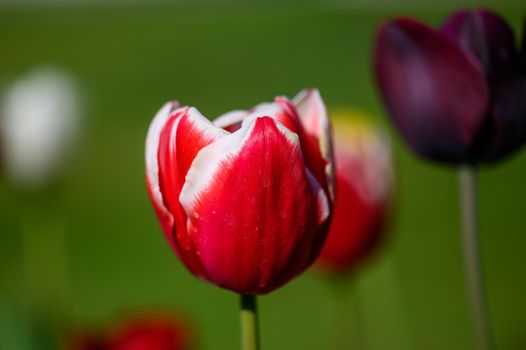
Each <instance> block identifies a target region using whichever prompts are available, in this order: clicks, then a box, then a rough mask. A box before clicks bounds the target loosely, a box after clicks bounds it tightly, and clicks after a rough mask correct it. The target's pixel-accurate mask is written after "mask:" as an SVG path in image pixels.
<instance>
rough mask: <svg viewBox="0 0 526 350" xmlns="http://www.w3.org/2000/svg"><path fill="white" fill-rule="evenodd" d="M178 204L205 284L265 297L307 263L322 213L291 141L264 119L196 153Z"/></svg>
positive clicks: (323, 203)
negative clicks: (201, 268)
mask: <svg viewBox="0 0 526 350" xmlns="http://www.w3.org/2000/svg"><path fill="white" fill-rule="evenodd" d="M180 201H181V204H182V206H183V208H184V210H185V212H186V214H187V216H188V232H189V235H190V236H191V237H192V239H193V241H194V244H195V247H196V249H197V255H198V256H199V257H200V259H201V262H202V264H203V266H204V268H205V269H206V271H207V275H208V276H209V279H210V280H211V281H212V282H214V283H215V284H217V285H220V286H222V287H225V288H228V289H231V290H234V291H237V292H239V293H243V294H249V293H255V294H261V293H266V292H269V291H271V290H273V289H275V288H277V287H278V286H280V285H281V284H283V283H285V282H287V281H288V280H289V279H290V278H292V277H294V275H296V274H298V273H300V272H301V271H303V270H304V269H305V268H306V267H307V266H308V265H309V264H310V263H312V261H313V259H314V258H315V257H313V256H312V254H311V252H312V249H307V248H306V246H307V247H310V246H311V245H312V244H313V242H314V240H317V239H318V238H319V236H320V235H319V234H318V235H317V236H316V231H317V229H318V228H319V227H320V223H324V222H326V221H327V218H328V215H329V209H328V208H329V207H328V200H327V197H326V195H325V192H324V191H323V189H322V188H321V187H320V186H319V185H318V183H317V181H315V180H314V178H313V177H312V175H311V174H309V171H308V169H307V168H306V167H305V163H304V160H303V156H302V152H301V148H300V144H299V140H298V137H297V135H296V134H294V133H292V132H291V131H290V130H288V129H287V128H285V127H284V126H283V125H281V123H279V122H277V121H276V120H275V119H272V118H270V117H261V118H256V119H254V120H253V121H252V122H251V123H244V124H243V126H242V128H241V129H240V130H238V131H237V132H235V133H233V134H231V135H229V136H227V137H224V138H222V139H220V140H218V141H216V142H214V143H213V144H210V145H209V146H207V147H204V148H203V149H202V150H201V151H200V152H199V154H198V155H197V157H196V158H195V160H194V162H193V163H192V166H191V168H190V170H189V171H188V175H187V177H186V182H185V184H184V187H183V189H182V192H181V196H180ZM321 236H324V235H321ZM299 246H301V247H302V249H299V248H298V247H299Z"/></svg>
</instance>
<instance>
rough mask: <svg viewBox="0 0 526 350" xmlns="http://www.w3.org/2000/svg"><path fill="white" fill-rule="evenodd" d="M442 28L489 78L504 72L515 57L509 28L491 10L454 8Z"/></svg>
mask: <svg viewBox="0 0 526 350" xmlns="http://www.w3.org/2000/svg"><path fill="white" fill-rule="evenodd" d="M442 32H443V33H444V34H446V35H448V36H449V37H451V38H453V39H454V40H456V41H457V42H458V43H459V44H460V45H461V46H462V47H463V48H464V49H465V50H467V51H468V52H470V53H472V54H473V55H474V56H475V57H476V58H477V59H478V60H479V61H480V62H481V64H482V66H483V67H484V69H485V71H486V72H487V74H488V77H489V79H490V81H493V80H494V79H495V78H498V77H499V76H500V75H502V74H508V73H509V71H510V68H512V67H513V64H514V63H515V60H516V59H517V54H518V53H517V47H516V46H515V36H514V34H513V30H512V29H511V28H510V26H509V25H508V24H507V23H506V21H505V20H504V19H503V18H502V17H500V16H499V15H497V14H495V13H493V12H491V11H488V10H484V9H479V10H475V11H464V10H463V11H457V12H455V13H453V14H452V15H451V16H450V17H449V18H448V19H447V20H446V22H445V23H444V25H443V26H442Z"/></svg>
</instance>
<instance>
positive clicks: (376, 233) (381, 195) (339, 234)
mask: <svg viewBox="0 0 526 350" xmlns="http://www.w3.org/2000/svg"><path fill="white" fill-rule="evenodd" d="M349 114H350V115H351V116H353V117H354V116H355V115H356V114H355V113H346V117H347V118H346V119H347V120H343V119H341V120H340V121H339V122H338V120H337V122H336V126H335V145H334V150H335V158H336V160H335V161H336V186H337V188H338V192H337V194H336V202H335V204H334V215H333V219H332V223H331V228H330V231H329V235H328V236H327V241H326V242H325V245H324V247H323V250H322V252H321V255H320V258H319V259H318V265H320V267H322V268H324V270H326V271H328V272H330V273H334V274H341V273H346V272H349V271H351V270H353V269H354V268H355V267H356V265H357V264H358V263H360V262H362V260H363V259H364V258H366V257H368V256H369V255H370V254H371V253H372V251H373V249H374V248H375V247H376V246H377V243H378V242H379V240H380V238H381V237H382V235H383V233H384V228H385V224H386V219H387V214H388V213H387V211H388V207H389V199H390V194H391V186H392V168H391V158H390V150H389V145H388V143H387V141H386V138H385V137H384V135H381V133H379V132H378V130H377V129H375V128H374V127H373V126H372V125H371V124H369V123H368V122H367V121H365V120H360V119H357V118H354V120H352V121H350V120H349V119H348V117H349Z"/></svg>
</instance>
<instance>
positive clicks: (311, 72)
mask: <svg viewBox="0 0 526 350" xmlns="http://www.w3.org/2000/svg"><path fill="white" fill-rule="evenodd" d="M294 3H295V4H296V6H292V5H282V4H280V5H277V6H264V5H255V3H250V5H249V3H246V4H244V5H240V4H238V5H234V4H222V5H217V4H216V5H210V4H209V5H203V4H200V5H195V4H194V5H192V4H190V3H186V4H179V5H177V6H169V5H158V6H149V5H148V4H142V5H137V4H136V5H133V6H128V7H124V6H104V7H96V6H83V7H71V6H70V7H64V8H60V7H40V8H31V7H26V8H16V7H14V8H1V9H0V45H1V48H2V50H1V54H0V84H2V85H3V86H6V84H8V83H9V82H10V81H11V80H12V79H14V78H15V77H16V76H17V75H18V74H21V73H23V72H24V71H25V70H26V69H29V68H31V67H32V66H33V65H36V64H39V63H52V64H55V65H59V66H61V67H63V68H65V69H68V70H70V71H71V72H73V73H74V74H76V76H77V78H78V79H79V80H80V82H81V83H82V86H83V88H84V90H85V92H86V102H87V103H86V105H87V106H88V110H87V114H88V115H87V117H88V118H87V120H86V130H85V133H84V138H83V140H82V143H83V147H82V150H81V151H80V152H79V154H78V157H77V159H76V160H75V162H74V163H72V164H71V166H70V171H69V173H68V174H67V176H66V178H65V179H64V182H63V183H62V184H61V185H60V186H59V187H60V191H59V194H57V193H53V192H54V191H50V193H47V192H46V193H44V194H41V195H40V198H38V199H37V200H36V201H37V202H38V203H37V204H34V203H33V204H31V205H30V206H29V209H28V208H27V207H28V204H27V202H34V201H35V199H34V198H32V199H31V198H30V199H28V197H27V196H20V194H19V193H17V192H16V191H14V190H13V189H10V188H9V187H8V184H7V183H6V182H4V183H3V184H2V185H1V187H0V273H1V276H0V277H1V278H2V279H1V280H0V283H1V285H0V298H2V299H0V306H2V305H4V304H6V307H4V308H3V309H2V310H4V311H2V313H0V326H1V327H2V331H3V332H4V333H1V332H0V336H1V334H7V333H9V334H11V335H13V334H14V333H15V331H10V330H7V328H6V327H8V326H9V327H10V328H9V329H11V328H13V329H14V328H16V327H15V326H13V325H14V323H13V321H12V320H14V319H16V320H19V321H20V322H19V323H18V324H24V322H26V323H27V322H28V321H27V320H24V317H25V316H24V314H23V313H17V312H16V310H15V311H13V309H12V307H11V306H9V305H11V304H9V305H7V302H8V301H9V302H11V301H13V300H15V301H16V302H17V303H19V304H22V305H24V302H25V300H26V297H27V295H28V291H27V290H26V289H27V286H26V285H25V284H24V283H23V278H22V277H21V275H23V273H24V272H23V264H24V263H23V262H22V261H21V259H22V257H23V255H22V251H23V247H22V246H23V245H22V238H21V237H22V233H21V230H22V229H21V228H22V227H23V225H21V223H20V221H21V220H38V218H37V219H35V218H34V215H35V213H37V217H38V213H41V212H42V211H41V208H48V205H47V204H46V202H47V201H48V200H52V202H53V203H54V204H53V205H56V202H57V201H58V202H59V205H57V208H58V209H57V210H58V212H59V213H61V215H63V229H64V230H65V232H66V243H67V259H66V260H68V261H69V265H68V266H67V271H68V274H69V292H68V294H67V296H66V297H65V298H64V299H63V301H62V302H61V303H62V304H63V306H64V309H65V310H67V311H66V313H65V315H63V316H65V317H66V318H65V319H66V320H67V322H66V325H67V327H74V326H75V325H91V326H97V325H100V324H104V323H105V322H107V321H108V320H110V319H112V318H114V317H115V316H116V315H119V314H120V313H122V312H126V311H129V310H142V309H149V308H165V307H170V308H174V309H178V310H182V312H183V313H186V314H190V315H191V317H192V318H193V319H194V321H195V322H194V323H195V324H196V326H198V335H199V338H200V341H199V342H200V345H201V346H202V348H203V349H235V348H237V346H238V313H237V310H238V299H237V296H236V295H234V294H232V293H230V292H228V291H224V290H220V289H218V288H216V287H214V286H212V285H208V284H205V283H202V282H200V281H198V280H197V279H195V278H194V277H192V276H191V275H189V273H187V272H186V271H185V270H184V269H183V267H182V266H181V264H180V263H179V262H178V261H177V259H176V257H175V256H174V254H172V252H171V251H170V248H169V247H168V245H167V244H166V243H165V240H164V237H163V236H162V234H161V231H160V228H159V226H158V223H157V221H156V219H155V217H154V214H153V210H152V208H151V206H150V203H149V200H148V198H147V195H146V189H145V185H144V161H143V152H144V139H145V134H146V130H147V128H148V125H149V122H150V120H151V118H152V117H153V115H154V113H155V112H156V111H157V110H158V108H160V107H161V105H162V104H163V103H164V102H165V101H167V100H169V99H178V100H180V101H181V102H182V103H184V104H190V105H195V106H197V107H198V108H199V109H200V110H201V112H202V113H203V114H204V115H206V116H208V117H209V118H213V117H215V116H217V115H219V114H221V113H222V112H224V111H227V110H231V109H235V108H246V107H250V106H252V105H254V104H256V103H259V102H261V101H264V100H270V99H272V98H273V96H275V95H279V94H285V95H288V96H292V95H294V94H295V93H296V92H297V91H299V90H300V89H301V88H303V87H308V86H316V87H318V88H319V89H320V90H321V92H322V95H323V96H324V98H325V100H326V102H327V104H328V106H329V107H330V108H336V107H341V106H347V105H352V106H355V107H358V108H361V109H365V110H369V111H371V112H372V113H373V115H376V116H377V119H378V121H379V122H380V123H384V124H385V125H388V127H389V128H390V126H389V123H388V121H387V118H386V117H385V113H384V111H383V108H382V106H381V104H380V101H379V100H378V98H377V96H376V93H375V88H374V84H373V82H372V79H371V74H370V70H371V68H370V56H371V45H372V43H373V37H374V30H375V28H376V26H377V24H378V22H379V21H380V20H382V19H384V18H387V17H389V16H392V15H393V14H401V13H404V14H410V15H414V16H418V17H420V18H423V19H425V20H427V21H429V22H430V23H433V24H439V23H440V21H441V20H442V19H443V18H444V17H445V16H446V15H447V14H448V12H449V11H450V10H451V9H453V5H452V4H449V3H447V4H446V3H444V4H442V5H441V6H439V7H438V8H432V7H426V6H416V5H415V7H414V8H413V7H411V6H410V5H411V4H415V3H414V2H406V3H405V4H406V5H405V7H404V6H400V7H399V8H398V7H396V6H395V5H393V4H394V3H388V6H387V5H386V6H385V7H383V6H379V5H378V6H375V7H367V6H363V7H362V6H345V4H344V2H331V3H330V6H329V5H327V6H324V5H316V4H314V3H312V2H311V3H310V5H309V6H301V4H298V3H297V2H294ZM492 8H494V9H496V10H498V11H499V12H500V13H501V14H503V15H505V16H506V18H508V19H509V20H510V21H511V23H512V24H513V25H514V27H515V28H517V29H518V28H520V25H521V23H520V21H521V16H522V15H523V14H524V12H525V11H524V10H525V6H524V5H522V7H520V4H519V3H516V2H509V3H506V2H497V3H495V6H492ZM517 32H518V31H517ZM393 144H394V153H395V158H396V163H397V164H396V165H397V179H398V183H397V185H398V189H397V197H396V202H395V209H396V210H395V215H394V220H393V223H392V227H391V232H390V235H389V239H388V241H387V242H386V243H385V244H384V246H383V247H382V250H381V251H380V252H379V254H378V255H377V258H378V259H376V260H374V261H372V262H371V263H370V264H368V265H367V266H365V268H364V269H362V270H361V271H360V273H359V274H357V275H356V276H353V278H354V279H355V280H354V282H353V288H354V291H353V292H352V293H348V295H344V296H342V295H340V296H339V298H343V299H344V300H343V301H342V300H340V303H338V302H336V300H335V295H334V293H333V291H332V288H331V286H330V285H329V283H327V282H326V281H325V280H324V279H323V276H321V275H319V274H316V273H312V272H309V273H306V274H304V275H303V276H301V277H300V278H298V279H297V280H295V281H293V282H292V283H290V284H289V285H287V286H285V287H284V288H282V289H280V290H278V291H277V292H275V293H273V294H272V295H269V296H264V297H262V298H261V299H260V309H261V322H262V343H263V346H264V349H273V350H279V349H306V350H307V349H332V348H333V343H334V340H333V337H334V333H335V329H336V328H338V327H341V325H339V326H338V325H336V324H335V323H336V322H335V320H336V318H335V315H336V314H338V312H337V311H336V309H337V308H346V307H349V310H357V309H358V310H360V311H359V312H358V311H357V312H354V313H353V314H352V315H350V316H349V317H351V318H352V317H359V315H361V320H359V321H358V322H359V323H362V327H363V328H364V331H365V335H364V336H365V341H366V343H367V345H368V346H367V349H370V350H376V349H378V350H380V349H384V350H385V349H428V350H433V349H436V350H443V349H450V350H455V349H458V350H460V349H469V348H470V344H471V342H470V328H469V323H468V320H469V318H468V314H467V310H466V309H467V306H466V305H467V304H466V301H465V297H464V286H463V279H462V278H463V272H462V259H461V251H460V246H461V245H460V244H461V241H460V235H459V217H458V198H457V197H458V194H457V178H456V176H457V174H456V172H455V170H454V169H448V168H444V167H440V166H436V165H433V164H429V163H425V162H422V161H419V160H417V159H415V157H413V156H412V155H411V154H409V152H408V150H407V148H406V147H405V145H403V144H402V143H401V141H400V139H399V138H398V136H397V135H396V134H395V133H393ZM525 174H526V154H524V153H522V154H520V155H518V156H516V157H514V158H512V159H511V160H509V161H506V162H503V163H502V164H498V165H496V166H494V167H491V168H484V169H481V172H480V210H481V228H482V232H481V234H482V246H483V247H482V248H483V256H484V262H485V270H486V278H487V283H488V286H489V287H488V292H489V302H490V309H491V313H492V315H493V320H494V326H495V330H496V337H497V342H498V345H499V349H516V350H519V349H524V348H525V347H526V333H525V329H526V318H525V317H524V314H525V312H526V304H525V303H524V296H525V295H526V277H525V273H524V272H525V269H526V254H525V253H524V248H525V246H526V238H525V237H523V235H524V234H525V233H526V222H525V221H523V220H522V218H521V216H522V214H523V213H522V211H523V210H524V205H523V202H524V198H525V197H526V186H524V178H525ZM49 197H52V198H51V199H50V198H49ZM35 205H36V206H37V207H36V209H35ZM38 206H40V209H39V207H38ZM28 213H29V214H28ZM50 215H51V214H50ZM28 217H29V219H28ZM36 222H38V221H36ZM34 226H35V225H34ZM36 226H37V227H38V225H36ZM35 231H38V228H36V229H35ZM39 233H40V232H36V234H39ZM44 234H45V232H44ZM42 269H43V270H45V269H46V266H42ZM346 299H347V300H346ZM349 300H351V301H352V304H353V306H352V307H351V306H350V305H349V303H350V301H349ZM15 304H16V303H15ZM8 306H9V307H8ZM10 307H11V308H10ZM22 308H23V307H22ZM8 320H10V321H8ZM19 332H23V331H22V330H21V331H19ZM17 337H18V338H19V339H24V338H25V336H24V334H19V335H18V336H17ZM13 341H15V340H13ZM20 342H21V343H23V342H24V341H19V343H20Z"/></svg>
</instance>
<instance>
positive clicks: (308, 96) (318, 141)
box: [292, 89, 335, 200]
mask: <svg viewBox="0 0 526 350" xmlns="http://www.w3.org/2000/svg"><path fill="white" fill-rule="evenodd" d="M292 102H293V104H294V105H295V107H296V110H297V112H298V115H299V118H300V120H301V123H302V124H303V127H304V129H305V133H306V135H307V137H306V138H307V142H308V143H309V149H311V152H312V153H316V154H317V155H318V159H321V162H319V163H318V165H317V166H316V168H317V169H319V170H318V172H319V173H320V174H319V175H318V176H317V178H319V177H321V176H322V174H321V173H323V178H325V179H327V181H326V182H325V184H324V182H321V183H322V184H324V185H325V186H326V188H327V190H328V191H329V193H330V195H331V198H332V200H334V182H335V175H334V168H333V164H334V162H333V159H334V157H333V149H332V125H331V121H330V118H329V115H328V113H327V108H326V107H325V103H324V102H323V99H322V98H321V95H320V92H319V91H318V89H304V90H302V91H300V92H299V93H298V94H297V95H296V96H295V97H294V98H293V99H292ZM315 173H316V172H315Z"/></svg>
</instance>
